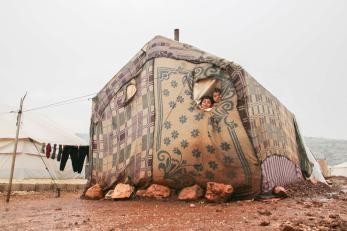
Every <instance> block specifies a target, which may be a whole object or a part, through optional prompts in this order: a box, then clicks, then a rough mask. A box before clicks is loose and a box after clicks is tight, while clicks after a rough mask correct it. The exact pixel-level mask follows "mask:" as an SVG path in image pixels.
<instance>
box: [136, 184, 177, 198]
mask: <svg viewBox="0 0 347 231" xmlns="http://www.w3.org/2000/svg"><path fill="white" fill-rule="evenodd" d="M139 191H141V192H139ZM139 191H138V192H137V193H136V194H137V195H140V194H142V197H149V198H155V199H163V198H168V197H169V196H170V194H171V190H170V188H168V187H166V186H163V185H159V184H152V185H151V186H149V187H148V188H147V190H146V191H145V192H144V193H143V192H142V190H139Z"/></svg>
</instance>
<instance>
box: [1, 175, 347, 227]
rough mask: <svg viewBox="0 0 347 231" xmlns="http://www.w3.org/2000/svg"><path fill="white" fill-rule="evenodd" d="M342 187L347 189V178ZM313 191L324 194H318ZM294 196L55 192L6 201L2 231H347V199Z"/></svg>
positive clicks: (325, 194)
mask: <svg viewBox="0 0 347 231" xmlns="http://www.w3.org/2000/svg"><path fill="white" fill-rule="evenodd" d="M331 180H332V181H333V182H335V181H334V179H331ZM336 182H339V184H341V182H342V184H344V185H347V178H344V179H341V178H340V179H338V180H337V181H336ZM305 184H306V183H305ZM312 187H318V188H319V187H323V188H324V190H323V189H322V190H321V191H320V192H319V193H312V192H311V191H312ZM305 188H306V191H305V193H304V194H300V193H298V190H299V191H303V190H305ZM333 188H334V187H333ZM306 192H307V193H308V194H306ZM310 192H311V194H310ZM289 193H291V194H290V195H291V197H289V198H286V199H283V200H279V201H270V202H260V201H249V200H248V201H238V202H229V203H223V204H210V203H205V202H202V201H201V202H194V203H186V202H180V201H177V200H169V201H157V200H132V201H108V200H100V201H91V200H82V199H80V198H79V197H80V193H67V192H62V193H61V197H60V198H54V197H53V193H52V192H46V193H33V194H27V195H14V196H13V197H11V201H10V203H9V204H7V203H5V202H4V200H1V201H0V230H2V231H5V230H98V231H101V230H248V231H250V230H347V194H346V193H342V192H339V191H338V188H336V187H335V188H334V190H331V189H330V188H326V187H325V186H322V185H316V186H312V185H309V184H307V185H306V186H305V187H303V186H298V185H297V186H296V187H295V186H293V185H292V186H290V188H289ZM3 198H4V196H3ZM192 204H193V205H192Z"/></svg>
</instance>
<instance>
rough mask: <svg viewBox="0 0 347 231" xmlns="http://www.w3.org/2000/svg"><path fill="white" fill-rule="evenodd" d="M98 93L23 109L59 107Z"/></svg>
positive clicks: (33, 109)
mask: <svg viewBox="0 0 347 231" xmlns="http://www.w3.org/2000/svg"><path fill="white" fill-rule="evenodd" d="M96 94H97V93H93V94H88V95H83V96H79V97H75V98H71V99H66V100H62V101H58V102H55V103H51V104H47V105H43V106H39V107H34V108H30V109H27V110H23V112H28V111H35V110H40V109H44V108H49V107H57V106H62V105H66V104H70V103H76V102H81V101H84V100H90V98H88V99H84V98H86V97H90V96H93V95H96ZM79 99H83V100H79Z"/></svg>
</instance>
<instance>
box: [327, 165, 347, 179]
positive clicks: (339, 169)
mask: <svg viewBox="0 0 347 231" xmlns="http://www.w3.org/2000/svg"><path fill="white" fill-rule="evenodd" d="M330 175H331V176H345V177H347V162H343V163H341V164H337V165H334V166H332V167H331V168H330Z"/></svg>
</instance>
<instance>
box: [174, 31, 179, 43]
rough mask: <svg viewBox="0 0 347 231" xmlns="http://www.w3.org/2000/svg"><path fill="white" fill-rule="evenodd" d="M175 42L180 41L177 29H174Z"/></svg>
mask: <svg viewBox="0 0 347 231" xmlns="http://www.w3.org/2000/svg"><path fill="white" fill-rule="evenodd" d="M174 33H175V40H176V41H177V42H179V41H180V30H179V29H175V32H174Z"/></svg>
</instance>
